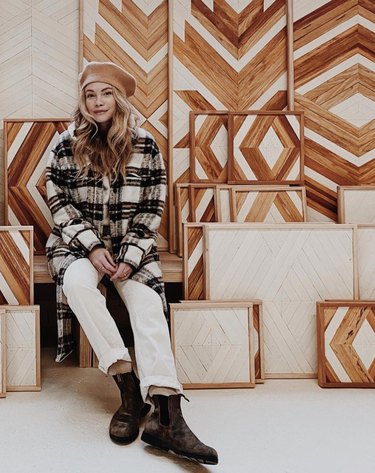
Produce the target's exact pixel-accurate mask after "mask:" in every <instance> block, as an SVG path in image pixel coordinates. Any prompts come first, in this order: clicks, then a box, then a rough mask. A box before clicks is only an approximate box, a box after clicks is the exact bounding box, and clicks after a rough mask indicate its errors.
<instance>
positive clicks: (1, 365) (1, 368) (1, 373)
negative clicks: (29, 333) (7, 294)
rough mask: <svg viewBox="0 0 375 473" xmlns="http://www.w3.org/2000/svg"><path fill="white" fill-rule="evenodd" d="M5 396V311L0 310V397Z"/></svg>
mask: <svg viewBox="0 0 375 473" xmlns="http://www.w3.org/2000/svg"><path fill="white" fill-rule="evenodd" d="M5 396H6V330H5V310H4V309H0V397H5Z"/></svg>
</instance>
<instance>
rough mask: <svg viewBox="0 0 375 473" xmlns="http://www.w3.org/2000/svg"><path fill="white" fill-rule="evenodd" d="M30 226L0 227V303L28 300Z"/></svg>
mask: <svg viewBox="0 0 375 473" xmlns="http://www.w3.org/2000/svg"><path fill="white" fill-rule="evenodd" d="M32 245H33V229H32V227H0V263H1V264H0V305H1V304H14V305H18V304H19V305H25V304H32V303H33V298H34V287H33V257H32V254H33V253H32Z"/></svg>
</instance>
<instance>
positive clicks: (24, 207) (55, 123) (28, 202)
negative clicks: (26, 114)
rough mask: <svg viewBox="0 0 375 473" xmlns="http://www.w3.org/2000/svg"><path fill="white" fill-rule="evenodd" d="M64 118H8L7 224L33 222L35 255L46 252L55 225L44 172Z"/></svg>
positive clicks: (6, 152)
mask: <svg viewBox="0 0 375 473" xmlns="http://www.w3.org/2000/svg"><path fill="white" fill-rule="evenodd" d="M68 124H69V122H68V121H62V120H24V121H20V120H6V121H5V122H4V131H5V162H6V169H7V172H6V185H5V189H6V193H5V202H6V208H5V223H6V224H7V225H16V226H19V225H33V227H34V250H35V254H38V255H44V254H45V244H46V241H47V238H48V236H49V235H50V233H51V229H52V227H53V221H52V216H51V212H50V210H49V208H48V206H47V194H46V186H45V176H44V171H45V167H46V165H47V159H48V155H49V153H50V151H51V149H52V148H53V146H54V144H55V142H56V140H57V137H58V135H59V134H60V133H62V132H63V131H64V130H65V129H66V128H67V126H68Z"/></svg>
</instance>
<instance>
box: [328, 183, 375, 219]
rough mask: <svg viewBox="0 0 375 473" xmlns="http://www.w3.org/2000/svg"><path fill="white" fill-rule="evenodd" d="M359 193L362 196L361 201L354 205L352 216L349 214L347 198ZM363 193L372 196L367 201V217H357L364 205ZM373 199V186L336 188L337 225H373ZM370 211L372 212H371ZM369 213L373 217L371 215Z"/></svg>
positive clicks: (374, 191)
mask: <svg viewBox="0 0 375 473" xmlns="http://www.w3.org/2000/svg"><path fill="white" fill-rule="evenodd" d="M354 193H359V194H362V201H361V202H357V203H355V204H354V209H353V210H354V212H353V215H352V214H350V215H348V214H349V210H350V209H348V208H347V207H348V204H349V203H348V202H347V200H348V199H347V198H348V197H349V195H350V194H354ZM365 193H371V194H372V200H371V198H370V199H369V200H368V201H367V208H368V209H369V210H368V212H369V213H368V217H364V218H363V217H359V216H358V213H359V211H360V210H361V209H362V208H363V205H364V204H366V201H364V199H365V195H364V194H365ZM374 198H375V186H337V215H338V221H339V223H359V224H371V223H374V224H375V212H374V211H373V209H374V207H375V206H374ZM371 210H372V212H371ZM365 213H366V212H365ZM371 213H372V214H373V215H371Z"/></svg>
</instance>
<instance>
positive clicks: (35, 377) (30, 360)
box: [0, 305, 41, 391]
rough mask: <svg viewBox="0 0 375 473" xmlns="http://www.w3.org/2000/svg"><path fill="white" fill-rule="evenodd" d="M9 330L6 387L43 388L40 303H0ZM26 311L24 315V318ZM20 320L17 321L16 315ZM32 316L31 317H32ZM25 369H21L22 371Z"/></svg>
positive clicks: (14, 388) (20, 389) (8, 388)
mask: <svg viewBox="0 0 375 473" xmlns="http://www.w3.org/2000/svg"><path fill="white" fill-rule="evenodd" d="M0 308H2V309H3V310H5V316H6V332H7V337H6V338H7V381H6V390H7V391H40V390H41V370H40V310H39V306H36V305H27V306H22V305H21V306H10V305H8V306H0ZM22 314H23V319H22V318H21V317H22ZM16 318H17V319H18V320H17V323H16V322H15V319H16ZM31 319H32V320H31ZM19 370H22V371H19Z"/></svg>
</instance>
